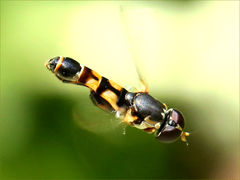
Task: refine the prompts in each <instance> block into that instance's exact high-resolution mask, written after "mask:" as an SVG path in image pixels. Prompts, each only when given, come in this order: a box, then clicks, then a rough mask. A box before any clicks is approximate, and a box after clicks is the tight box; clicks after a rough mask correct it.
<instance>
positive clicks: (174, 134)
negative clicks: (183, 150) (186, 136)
mask: <svg viewBox="0 0 240 180" xmlns="http://www.w3.org/2000/svg"><path fill="white" fill-rule="evenodd" d="M181 133H182V131H181V130H179V129H177V128H176V127H173V126H170V125H166V127H165V128H164V129H163V130H162V131H161V132H160V134H159V135H158V136H157V137H156V138H157V139H158V140H160V141H162V142H172V141H175V140H176V139H177V138H178V137H179V136H180V135H181Z"/></svg>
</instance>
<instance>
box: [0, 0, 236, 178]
mask: <svg viewBox="0 0 240 180" xmlns="http://www.w3.org/2000/svg"><path fill="white" fill-rule="evenodd" d="M58 55H63V56H68V57H72V58H74V59H76V60H78V61H79V62H80V63H82V64H84V65H87V66H88V67H91V68H92V69H94V70H96V71H97V72H99V73H100V74H102V75H104V76H105V77H108V78H109V79H111V80H114V81H115V82H117V83H119V84H120V85H122V86H124V87H139V86H140V83H139V80H138V77H137V73H136V68H135V65H134V64H136V65H137V67H138V68H139V70H140V72H141V73H142V75H143V76H144V78H145V80H146V81H147V83H148V84H149V87H150V94H151V95H153V96H154V97H156V98H158V99H159V100H160V101H161V102H164V103H166V104H167V105H168V106H169V107H174V108H177V109H179V110H181V111H182V112H183V114H184V117H185V119H186V128H185V129H186V130H187V131H189V132H191V133H192V134H191V136H190V137H189V138H188V141H189V144H190V145H189V146H186V145H185V144H184V143H183V142H180V141H177V142H175V143H171V144H164V143H160V142H158V141H157V140H156V139H155V138H154V136H152V135H149V134H146V133H144V132H142V131H141V130H138V129H135V128H132V127H126V128H125V127H124V126H123V125H122V124H120V123H119V121H117V120H116V119H115V118H114V115H111V114H107V113H105V112H103V111H101V110H99V109H98V108H97V107H95V106H93V105H92V103H91V101H90V99H89V90H88V89H87V88H84V87H80V86H75V85H70V84H63V83H61V82H60V81H59V80H58V79H57V78H56V77H54V75H53V74H52V73H50V72H49V71H47V69H46V68H45V66H44V63H45V62H46V61H47V60H48V59H50V58H52V57H54V56H58ZM124 129H125V135H124ZM238 170H239V1H190V0H189V1H124V2H120V1H114V2H113V1H70V2H68V1H1V120H0V179H35V178H36V179H38V178H44V179H60V178H61V179H83V178H84V179H90V178H91V179H99V178H107V179H116V178H118V179H137V178H138V179H139V178H140V179H145V178H151V179H163V178H164V179H168V178H176V179H179V178H190V179H191V178H236V179H238V178H239V173H238Z"/></svg>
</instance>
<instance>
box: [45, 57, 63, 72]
mask: <svg viewBox="0 0 240 180" xmlns="http://www.w3.org/2000/svg"><path fill="white" fill-rule="evenodd" d="M59 58H60V57H59V56H57V57H54V58H52V59H50V60H49V61H48V63H47V68H48V69H49V70H51V71H52V72H54V70H55V68H56V66H57V63H58V60H59Z"/></svg>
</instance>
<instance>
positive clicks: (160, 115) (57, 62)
mask: <svg viewBox="0 0 240 180" xmlns="http://www.w3.org/2000/svg"><path fill="white" fill-rule="evenodd" d="M45 65H46V67H47V68H48V69H49V70H50V71H52V72H53V73H54V74H55V75H56V77H57V78H58V79H60V80H61V81H62V82H64V83H72V84H77V85H82V86H86V87H88V88H89V89H90V99H91V100H92V102H93V104H95V105H96V106H97V107H99V108H100V109H103V110H105V111H109V112H114V113H116V117H118V118H120V119H121V120H122V121H123V122H124V123H127V124H129V125H130V126H133V127H136V128H138V129H142V130H144V131H146V132H149V133H155V137H156V138H157V139H158V140H160V141H162V142H172V141H175V140H176V139H177V138H179V137H181V140H182V141H184V142H187V141H186V136H189V133H188V132H185V131H183V128H184V118H183V115H182V114H181V112H179V111H178V110H176V109H172V108H171V109H168V108H167V106H166V105H165V104H164V103H161V102H159V101H158V100H156V99H155V98H153V97H152V96H150V95H149V94H148V86H147V85H146V84H145V82H144V81H143V80H142V79H140V80H141V82H142V83H143V85H144V89H143V90H142V91H138V92H129V91H127V90H126V89H125V88H123V87H122V86H120V85H118V84H117V83H115V82H113V81H112V80H109V79H107V78H105V77H103V76H101V75H100V74H98V73H97V72H95V71H94V70H92V69H90V68H88V67H86V66H83V65H81V64H79V63H78V62H77V61H75V60H74V59H71V58H69V57H63V56H57V57H54V58H52V59H50V60H49V61H48V62H46V64H45Z"/></svg>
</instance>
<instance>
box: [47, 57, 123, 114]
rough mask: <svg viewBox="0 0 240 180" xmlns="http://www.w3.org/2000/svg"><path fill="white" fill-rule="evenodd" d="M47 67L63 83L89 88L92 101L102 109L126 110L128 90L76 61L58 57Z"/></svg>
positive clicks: (51, 60)
mask: <svg viewBox="0 0 240 180" xmlns="http://www.w3.org/2000/svg"><path fill="white" fill-rule="evenodd" d="M46 67H47V68H48V69H49V70H51V71H52V72H53V73H54V74H55V75H56V76H57V77H58V78H59V79H60V80H62V81H63V82H68V83H73V84H77V85H83V86H86V87H88V88H89V89H90V91H91V92H92V94H94V96H93V95H92V96H91V100H92V101H93V102H94V104H95V105H97V106H98V105H99V107H100V108H101V109H114V110H115V111H119V110H120V109H121V108H125V107H124V106H125V98H124V97H125V94H126V93H127V90H126V89H124V88H123V87H121V86H119V85H118V84H117V83H115V82H113V81H111V80H109V79H107V78H105V77H103V76H101V75H100V74H98V73H97V72H95V71H94V70H92V69H90V68H88V67H86V66H83V65H81V64H79V63H78V62H77V61H75V60H74V59H71V58H69V57H63V56H58V57H55V58H52V59H50V60H49V61H48V62H47V63H46ZM98 101H99V102H98ZM105 101H106V102H108V103H104V106H105V107H103V102H105ZM100 105H101V106H100ZM106 106H108V107H106Z"/></svg>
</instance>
